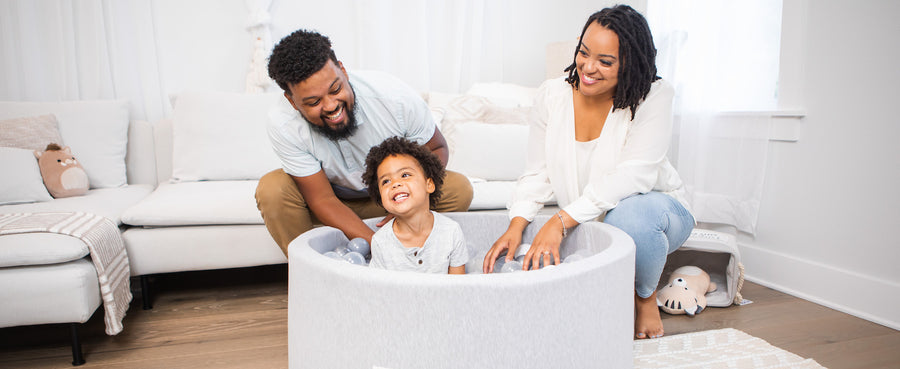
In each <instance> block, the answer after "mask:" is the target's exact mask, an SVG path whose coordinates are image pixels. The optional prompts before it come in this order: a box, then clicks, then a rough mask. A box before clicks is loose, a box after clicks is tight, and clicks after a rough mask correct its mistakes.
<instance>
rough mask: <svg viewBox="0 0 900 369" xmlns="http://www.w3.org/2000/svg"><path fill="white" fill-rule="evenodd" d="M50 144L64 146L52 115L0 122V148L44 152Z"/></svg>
mask: <svg viewBox="0 0 900 369" xmlns="http://www.w3.org/2000/svg"><path fill="white" fill-rule="evenodd" d="M50 143H56V144H59V145H60V146H65V145H63V140H62V136H60V135H59V124H58V123H57V122H56V116H55V115H53V114H44V115H39V116H34V117H22V118H13V119H7V120H2V121H0V146H6V147H18V148H20V149H28V150H31V151H44V149H46V148H47V144H50Z"/></svg>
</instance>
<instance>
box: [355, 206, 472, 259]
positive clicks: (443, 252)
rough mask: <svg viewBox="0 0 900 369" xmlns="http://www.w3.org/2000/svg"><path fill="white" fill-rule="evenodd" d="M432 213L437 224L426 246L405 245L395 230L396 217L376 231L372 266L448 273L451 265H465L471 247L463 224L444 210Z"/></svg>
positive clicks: (433, 227)
mask: <svg viewBox="0 0 900 369" xmlns="http://www.w3.org/2000/svg"><path fill="white" fill-rule="evenodd" d="M431 213H432V214H434V225H433V226H432V228H431V234H429V235H428V238H427V239H426V240H425V244H424V245H422V247H404V246H403V244H402V243H400V240H399V239H397V236H396V235H395V234H394V220H393V219H391V221H389V222H388V223H387V224H385V225H384V226H382V227H381V229H379V230H378V231H376V232H375V235H373V236H372V259H371V261H370V262H369V267H372V268H381V269H390V270H400V271H415V272H423V273H447V269H448V268H449V267H451V266H454V267H457V266H461V265H465V264H466V262H468V261H469V251H468V248H467V247H466V240H465V237H463V233H462V229H460V228H459V224H457V223H456V222H455V221H453V220H452V219H450V218H447V217H446V216H444V215H441V214H440V213H437V212H434V211H432V212H431Z"/></svg>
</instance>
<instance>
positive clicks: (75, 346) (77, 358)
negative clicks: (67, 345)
mask: <svg viewBox="0 0 900 369" xmlns="http://www.w3.org/2000/svg"><path fill="white" fill-rule="evenodd" d="M79 325H80V323H72V324H71V327H72V329H71V330H72V365H73V366H79V365H81V364H84V356H83V355H82V354H81V341H80V340H79V339H78V326H79Z"/></svg>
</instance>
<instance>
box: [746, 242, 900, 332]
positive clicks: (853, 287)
mask: <svg viewBox="0 0 900 369" xmlns="http://www.w3.org/2000/svg"><path fill="white" fill-rule="evenodd" d="M738 248H739V249H740V252H741V258H742V261H743V264H744V268H745V278H746V279H747V280H749V281H751V282H754V283H757V284H760V285H763V286H766V287H769V288H772V289H774V290H778V291H781V292H784V293H787V294H789V295H792V296H796V297H799V298H802V299H804V300H807V301H811V302H814V303H816V304H819V305H823V306H827V307H829V308H832V309H835V310H838V311H841V312H844V313H847V314H850V315H853V316H856V317H858V318H861V319H865V320H868V321H870V322H873V323H877V324H881V325H883V326H886V327H889V328H892V329H895V330H900V309H897V305H898V300H897V297H896V296H900V284H897V283H893V282H891V281H886V280H883V279H878V278H875V277H872V276H867V275H862V274H859V273H856V272H852V271H848V270H843V269H840V268H836V267H834V266H830V265H825V264H821V263H818V262H813V261H809V260H805V259H801V258H797V257H794V256H791V255H786V254H782V253H779V252H775V251H771V250H766V249H763V248H760V247H757V246H753V245H747V244H742V243H740V242H739V243H738ZM746 298H748V299H750V300H753V297H752V296H746Z"/></svg>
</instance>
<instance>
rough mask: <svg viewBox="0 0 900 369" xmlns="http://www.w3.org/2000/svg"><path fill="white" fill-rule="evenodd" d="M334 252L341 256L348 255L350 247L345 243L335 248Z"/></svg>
mask: <svg viewBox="0 0 900 369" xmlns="http://www.w3.org/2000/svg"><path fill="white" fill-rule="evenodd" d="M334 252H336V253H337V254H338V255H340V256H344V255H347V253H348V252H350V249H348V248H347V246H345V245H340V246H338V247H335V248H334Z"/></svg>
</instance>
